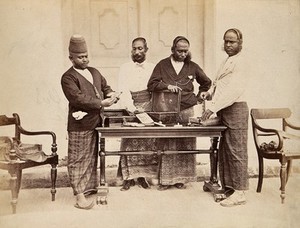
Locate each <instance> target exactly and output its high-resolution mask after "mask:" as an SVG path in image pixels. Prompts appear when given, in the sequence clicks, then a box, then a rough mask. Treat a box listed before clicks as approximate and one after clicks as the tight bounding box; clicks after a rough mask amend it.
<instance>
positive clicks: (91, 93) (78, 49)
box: [61, 35, 117, 209]
mask: <svg viewBox="0 0 300 228" xmlns="http://www.w3.org/2000/svg"><path fill="white" fill-rule="evenodd" d="M69 59H70V60H71V62H72V64H73V66H72V67H71V68H70V69H69V70H67V71H66V72H65V73H64V74H63V76H62V78H61V85H62V89H63V92H64V94H65V96H66V98H67V100H68V101H69V113H68V126H67V130H68V173H69V178H70V182H71V186H72V188H73V193H74V195H75V196H76V204H75V207H77V208H80V209H90V208H92V207H93V205H94V202H88V200H87V199H86V197H85V193H87V192H91V191H92V190H94V191H96V188H97V181H98V178H97V161H98V159H97V151H98V149H97V143H98V142H97V132H96V130H95V128H96V127H97V126H101V124H102V118H101V116H102V113H103V107H109V106H111V105H112V104H114V103H115V102H116V101H117V98H116V96H115V93H114V91H113V90H112V89H111V87H110V86H109V85H108V84H107V82H106V79H105V78H104V77H103V76H102V75H101V73H100V72H99V71H98V70H97V69H95V68H92V67H88V63H89V59H88V52H87V46H86V42H85V40H84V38H83V37H82V36H81V35H73V36H72V37H71V39H70V44H69Z"/></svg>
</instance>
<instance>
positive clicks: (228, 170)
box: [217, 102, 249, 190]
mask: <svg viewBox="0 0 300 228" xmlns="http://www.w3.org/2000/svg"><path fill="white" fill-rule="evenodd" d="M217 115H218V116H220V118H221V121H222V123H223V124H224V125H225V126H226V127H227V129H226V130H225V132H224V135H223V137H222V138H221V140H220V149H219V172H220V181H221V183H222V186H223V187H230V188H233V189H235V190H248V188H249V180H248V151H247V141H248V117H249V109H248V106H247V103H246V102H236V103H233V105H231V106H229V107H227V108H225V109H223V110H221V111H219V112H218V113H217Z"/></svg>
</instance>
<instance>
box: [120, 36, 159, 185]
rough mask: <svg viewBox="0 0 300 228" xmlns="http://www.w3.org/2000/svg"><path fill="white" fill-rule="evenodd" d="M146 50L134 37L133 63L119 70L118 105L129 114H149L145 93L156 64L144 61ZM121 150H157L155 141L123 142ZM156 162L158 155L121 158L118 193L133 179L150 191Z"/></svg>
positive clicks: (149, 139)
mask: <svg viewBox="0 0 300 228" xmlns="http://www.w3.org/2000/svg"><path fill="white" fill-rule="evenodd" d="M147 51H148V46H147V42H146V39H145V38H143V37H137V38H135V39H134V40H133V41H132V49H131V58H132V61H131V62H128V63H125V64H123V65H122V66H121V68H120V73H119V91H122V92H123V95H122V99H121V100H120V105H121V106H122V108H125V109H127V110H128V111H129V112H131V113H140V112H145V111H151V95H150V93H149V92H148V90H147V82H148V80H149V78H150V76H151V73H152V71H153V68H154V66H155V65H154V64H153V63H149V62H147V61H146V53H147ZM121 150H122V151H145V150H156V143H155V139H151V138H136V139H129V138H128V139H122V140H121ZM157 160H158V159H157V155H132V156H121V158H120V162H119V172H118V174H119V175H121V176H122V178H123V187H122V188H121V191H126V190H129V189H130V186H133V185H135V181H134V179H135V178H136V179H137V183H138V184H139V185H140V186H141V187H143V188H145V189H147V188H150V184H149V183H148V181H147V179H146V178H149V179H157V178H158V177H157V176H158V162H157Z"/></svg>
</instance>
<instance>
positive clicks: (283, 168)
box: [280, 159, 287, 204]
mask: <svg viewBox="0 0 300 228" xmlns="http://www.w3.org/2000/svg"><path fill="white" fill-rule="evenodd" d="M280 163H281V168H280V182H281V187H280V190H281V194H280V197H281V203H282V204H283V203H284V199H285V185H286V176H287V175H286V163H287V162H286V160H285V159H282V160H281V161H280Z"/></svg>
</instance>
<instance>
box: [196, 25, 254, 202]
mask: <svg viewBox="0 0 300 228" xmlns="http://www.w3.org/2000/svg"><path fill="white" fill-rule="evenodd" d="M223 40H224V50H225V52H226V53H227V55H228V57H227V59H226V60H225V61H224V63H223V64H222V65H221V67H220V69H219V71H218V73H217V77H216V79H215V81H214V83H213V86H212V88H211V89H210V90H209V91H208V92H204V93H201V97H202V98H203V99H205V100H211V104H207V106H208V105H210V107H209V108H208V109H207V110H206V111H205V112H204V113H203V115H202V120H203V121H204V120H207V119H208V118H209V117H211V115H212V114H214V113H216V114H217V116H219V117H220V119H221V121H222V123H223V124H224V125H225V126H226V127H227V129H226V131H225V132H224V135H223V137H222V138H221V141H220V149H219V172H220V180H221V184H222V187H223V188H224V189H225V190H226V191H229V192H233V194H232V195H230V196H229V197H228V198H227V199H225V200H223V201H222V202H221V203H220V204H221V205H222V206H225V207H231V206H236V205H242V204H245V203H246V196H245V191H246V190H248V188H249V183H248V153H247V140H248V116H249V109H248V105H247V102H246V99H245V97H244V92H245V90H246V86H247V76H246V75H247V70H248V68H247V65H246V64H247V63H246V62H245V60H244V58H243V56H242V54H241V50H242V43H243V35H242V33H241V31H240V30H238V29H235V28H231V29H228V30H227V31H226V32H225V34H224V36H223Z"/></svg>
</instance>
